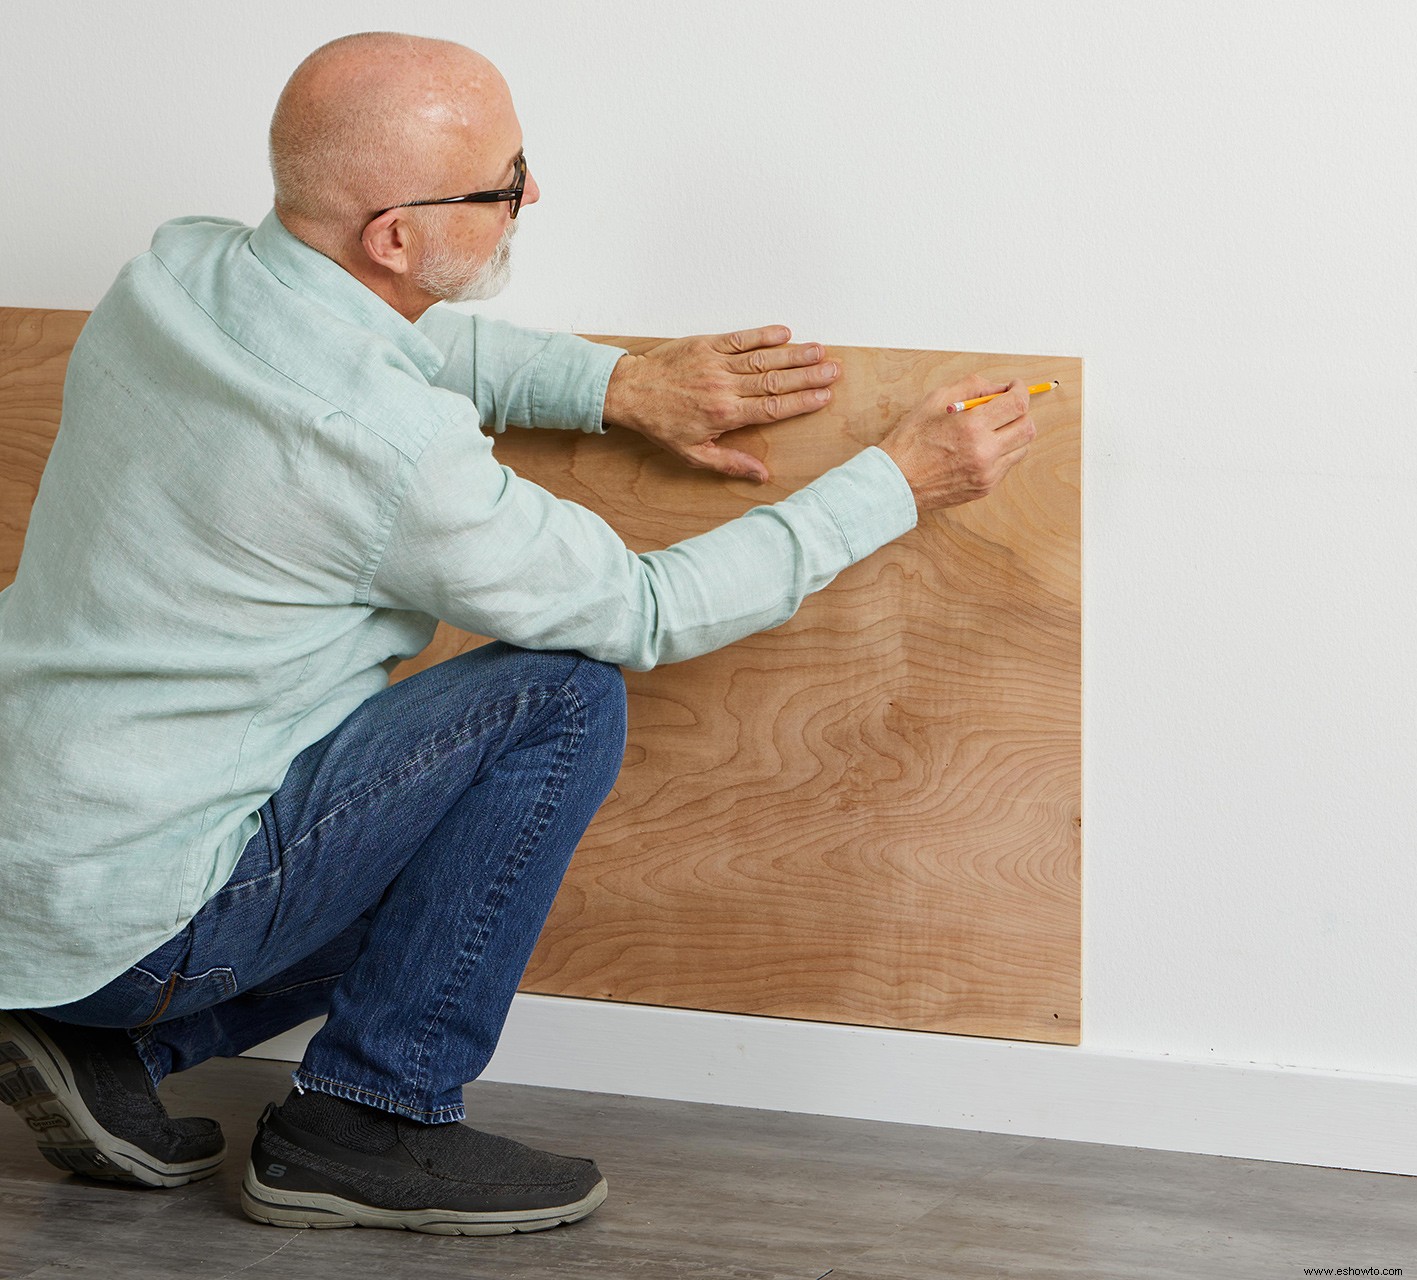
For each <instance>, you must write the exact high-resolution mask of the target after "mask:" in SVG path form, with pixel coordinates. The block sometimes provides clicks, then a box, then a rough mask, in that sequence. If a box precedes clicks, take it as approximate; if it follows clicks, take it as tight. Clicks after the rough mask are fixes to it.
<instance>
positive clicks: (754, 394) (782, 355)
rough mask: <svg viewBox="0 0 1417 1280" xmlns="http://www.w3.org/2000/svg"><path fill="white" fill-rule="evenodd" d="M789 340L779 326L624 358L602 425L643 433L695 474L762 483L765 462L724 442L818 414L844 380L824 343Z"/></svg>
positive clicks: (614, 375) (609, 391) (676, 343)
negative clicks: (742, 430) (731, 435)
mask: <svg viewBox="0 0 1417 1280" xmlns="http://www.w3.org/2000/svg"><path fill="white" fill-rule="evenodd" d="M791 337H792V333H791V331H790V330H789V329H787V328H786V327H785V326H784V325H780V324H775V325H768V326H767V327H766V328H764V329H742V330H740V331H739V332H737V333H722V334H709V335H705V336H702V337H696V338H677V339H675V340H674V341H673V342H662V343H660V345H659V346H657V347H654V348H652V349H651V350H649V351H647V352H645V354H644V355H642V356H636V355H627V356H624V357H623V358H622V359H620V360H619V361H618V362H617V363H616V365H615V367H614V369H613V370H612V371H611V374H610V385H609V386H608V387H607V388H606V391H605V413H604V417H605V421H606V422H607V423H610V424H612V425H614V426H620V427H629V428H630V429H631V430H633V431H638V432H639V433H640V434H641V435H643V436H645V437H647V438H648V439H650V440H653V441H654V442H655V443H656V444H657V445H659V446H660V447H661V448H664V449H667V450H668V451H669V452H670V453H672V454H675V455H677V456H678V457H680V458H683V459H684V461H685V462H687V463H688V464H689V465H690V466H691V467H706V468H708V469H709V470H710V471H721V472H722V473H723V474H724V475H727V476H742V477H745V478H748V479H753V480H757V481H759V482H762V481H764V480H766V479H767V478H768V469H767V468H766V467H765V466H763V464H762V462H761V461H759V460H758V459H757V458H755V457H753V455H752V454H750V453H744V452H743V451H742V450H740V449H730V448H727V447H725V446H723V445H721V444H719V442H718V441H719V437H720V436H722V435H724V434H725V433H727V432H729V431H733V430H736V429H737V428H739V427H752V426H758V425H761V424H763V423H767V422H780V421H781V420H782V419H783V418H794V417H797V416H798V415H799V414H803V413H815V412H816V411H817V410H818V409H821V408H823V407H824V406H825V405H826V404H827V403H828V402H829V401H830V400H831V390H830V386H831V384H832V383H833V382H835V381H836V380H837V378H838V377H840V376H841V366H840V365H838V364H837V363H836V362H835V361H833V360H826V359H823V357H824V355H825V354H826V353H825V351H824V350H823V348H822V347H821V346H820V345H819V344H817V343H807V344H805V345H794V346H789V345H787V343H788V339H790V338H791Z"/></svg>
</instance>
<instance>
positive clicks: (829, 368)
mask: <svg viewBox="0 0 1417 1280" xmlns="http://www.w3.org/2000/svg"><path fill="white" fill-rule="evenodd" d="M840 371H841V370H840V369H839V368H838V367H837V365H836V364H826V365H823V366H822V372H823V373H825V374H826V375H827V377H828V378H835V377H836V375H837V374H838V373H839V372H840Z"/></svg>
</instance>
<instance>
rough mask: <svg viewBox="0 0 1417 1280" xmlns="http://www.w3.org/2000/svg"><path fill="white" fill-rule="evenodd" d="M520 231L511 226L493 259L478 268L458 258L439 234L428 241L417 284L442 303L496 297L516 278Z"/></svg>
mask: <svg viewBox="0 0 1417 1280" xmlns="http://www.w3.org/2000/svg"><path fill="white" fill-rule="evenodd" d="M516 230H517V224H516V223H515V222H509V223H507V229H506V230H505V231H504V232H503V233H502V238H501V239H500V240H498V241H497V247H496V248H495V249H493V250H492V256H491V257H490V258H488V259H487V261H486V262H482V263H478V264H473V263H470V262H468V261H467V260H466V259H464V258H460V257H458V255H457V254H456V253H454V252H453V251H452V250H451V249H449V248H448V242H447V239H446V238H445V237H443V236H442V235H441V233H439V234H438V235H436V236H434V237H433V238H432V239H430V240H429V241H428V249H427V252H426V254H425V255H424V259H423V261H422V262H420V263H419V264H418V270H417V271H415V272H414V273H413V283H414V284H416V285H417V286H418V287H419V288H420V289H422V290H423V291H424V292H425V293H430V294H432V295H433V297H435V298H437V299H439V300H440V301H442V302H480V301H483V300H484V299H486V298H494V297H496V296H497V294H499V293H501V292H502V290H503V289H505V288H506V287H507V281H508V280H510V279H511V278H512V236H513V235H515V234H516Z"/></svg>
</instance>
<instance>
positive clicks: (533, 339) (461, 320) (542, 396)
mask: <svg viewBox="0 0 1417 1280" xmlns="http://www.w3.org/2000/svg"><path fill="white" fill-rule="evenodd" d="M417 327H418V329H419V330H420V331H421V332H422V333H423V334H424V336H425V337H427V338H428V339H429V340H430V341H431V342H432V343H433V344H434V345H435V346H437V347H438V348H439V350H441V351H442V352H443V355H444V357H445V362H444V364H443V367H442V369H441V370H440V371H439V372H438V374H437V376H436V377H435V378H434V379H433V385H434V386H438V387H442V388H444V389H445V390H448V391H457V392H460V393H461V394H462V395H465V396H468V397H470V398H471V400H472V402H473V403H474V404H475V405H476V406H477V411H478V415H479V417H480V418H481V420H482V426H483V427H484V428H485V429H490V430H492V431H496V432H503V431H505V430H506V429H507V427H508V426H509V425H510V426H513V427H558V428H562V429H565V430H571V431H585V432H590V433H600V432H603V431H604V430H605V426H604V423H603V422H602V420H601V412H602V410H603V409H604V407H605V388H606V386H607V385H608V384H609V382H610V371H611V369H612V368H614V366H615V362H616V361H617V360H619V358H620V357H621V356H623V355H624V354H625V352H624V351H623V350H622V349H621V348H619V347H610V346H606V345H605V344H604V343H600V342H591V341H590V340H589V339H587V338H580V337H577V336H576V335H575V334H571V333H545V332H542V331H540V330H536V329H521V328H518V327H517V326H516V325H512V324H508V323H507V322H506V321H505V320H491V319H488V318H487V317H485V316H468V315H463V314H462V313H461V312H458V311H452V310H449V309H448V308H446V307H431V308H430V309H429V310H428V311H426V312H425V313H424V314H423V316H422V317H421V318H420V319H419V321H418V326H417Z"/></svg>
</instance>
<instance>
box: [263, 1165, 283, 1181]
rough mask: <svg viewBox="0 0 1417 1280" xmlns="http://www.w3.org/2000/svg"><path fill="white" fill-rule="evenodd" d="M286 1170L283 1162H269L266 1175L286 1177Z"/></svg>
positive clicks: (269, 1176)
mask: <svg viewBox="0 0 1417 1280" xmlns="http://www.w3.org/2000/svg"><path fill="white" fill-rule="evenodd" d="M285 1172H286V1171H285V1166H284V1165H283V1164H268V1165H267V1166H266V1177H268V1178H283V1177H285Z"/></svg>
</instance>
